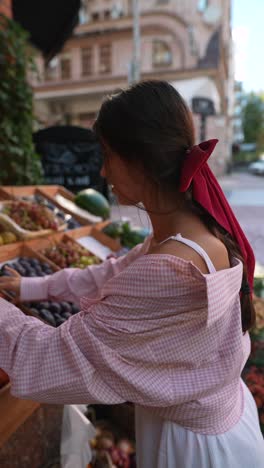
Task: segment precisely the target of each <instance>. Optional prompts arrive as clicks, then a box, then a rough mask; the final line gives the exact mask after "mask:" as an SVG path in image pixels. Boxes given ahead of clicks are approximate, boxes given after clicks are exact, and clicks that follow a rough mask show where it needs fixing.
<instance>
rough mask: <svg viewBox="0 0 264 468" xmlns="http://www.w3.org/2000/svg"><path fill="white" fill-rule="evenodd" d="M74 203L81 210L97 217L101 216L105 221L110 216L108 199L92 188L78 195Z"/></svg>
mask: <svg viewBox="0 0 264 468" xmlns="http://www.w3.org/2000/svg"><path fill="white" fill-rule="evenodd" d="M74 202H75V203H76V205H77V206H79V207H80V208H83V209H84V210H87V211H89V213H92V214H94V215H96V216H101V217H102V218H103V219H107V218H109V216H110V205H109V203H108V201H107V199H106V198H105V197H104V196H103V195H102V194H101V193H100V192H97V191H96V190H94V189H92V188H88V189H85V190H82V191H81V192H79V193H77V195H76V196H75V199H74Z"/></svg>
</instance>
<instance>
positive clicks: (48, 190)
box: [38, 185, 102, 225]
mask: <svg viewBox="0 0 264 468" xmlns="http://www.w3.org/2000/svg"><path fill="white" fill-rule="evenodd" d="M38 188H39V193H40V194H41V195H43V196H44V197H45V198H47V199H48V200H49V201H50V202H51V203H54V205H56V206H57V207H58V208H60V209H61V210H62V211H65V212H66V213H69V214H70V215H72V216H73V217H74V218H75V219H76V220H77V221H78V222H79V223H80V224H83V225H91V224H95V223H97V222H100V221H101V220H102V218H101V217H98V216H94V215H92V214H90V220H88V219H87V218H83V217H82V216H81V215H78V214H76V213H75V212H74V211H72V210H71V209H69V208H66V207H65V206H62V205H61V204H60V203H59V202H58V201H57V200H56V198H55V197H56V195H61V196H62V197H64V198H66V199H67V200H69V201H71V202H73V201H74V197H75V195H74V194H73V193H72V192H70V191H69V190H67V189H66V188H65V187H63V186H61V185H50V186H48V185H46V186H44V185H42V186H39V187H38ZM87 214H89V213H88V212H87Z"/></svg>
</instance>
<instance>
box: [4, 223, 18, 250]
mask: <svg viewBox="0 0 264 468" xmlns="http://www.w3.org/2000/svg"><path fill="white" fill-rule="evenodd" d="M17 241H18V238H17V236H16V235H15V234H14V233H13V232H11V231H6V230H5V229H4V228H1V225H0V246H1V245H5V244H12V243H13V242H17Z"/></svg>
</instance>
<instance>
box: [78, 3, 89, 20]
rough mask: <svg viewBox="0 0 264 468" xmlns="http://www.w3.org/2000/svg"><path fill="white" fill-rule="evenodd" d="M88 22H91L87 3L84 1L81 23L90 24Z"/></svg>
mask: <svg viewBox="0 0 264 468" xmlns="http://www.w3.org/2000/svg"><path fill="white" fill-rule="evenodd" d="M88 21H89V14H88V10H87V3H86V1H85V0H82V2H81V8H80V10H79V23H80V24H85V23H88Z"/></svg>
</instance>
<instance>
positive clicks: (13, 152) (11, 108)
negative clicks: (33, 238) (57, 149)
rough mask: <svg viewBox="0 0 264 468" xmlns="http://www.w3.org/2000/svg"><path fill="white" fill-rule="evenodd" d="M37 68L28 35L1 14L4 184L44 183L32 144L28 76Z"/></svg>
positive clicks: (1, 174) (0, 101) (0, 123)
mask: <svg viewBox="0 0 264 468" xmlns="http://www.w3.org/2000/svg"><path fill="white" fill-rule="evenodd" d="M33 66H34V62H33V58H32V56H31V55H30V51H29V45H28V42H27V34H26V33H25V31H24V30H23V29H22V28H21V27H20V26H19V25H18V24H17V23H16V22H15V21H13V20H11V19H9V18H7V17H5V16H4V15H0V167H1V170H0V182H1V184H6V185H28V184H36V183H39V182H40V181H41V164H40V159H39V157H38V155H37V154H36V152H35V148H34V145H33V141H32V127H33V121H34V116H33V99H32V94H33V93H32V89H31V87H30V85H29V83H28V81H27V73H28V72H29V71H30V70H32V67H33Z"/></svg>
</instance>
